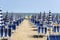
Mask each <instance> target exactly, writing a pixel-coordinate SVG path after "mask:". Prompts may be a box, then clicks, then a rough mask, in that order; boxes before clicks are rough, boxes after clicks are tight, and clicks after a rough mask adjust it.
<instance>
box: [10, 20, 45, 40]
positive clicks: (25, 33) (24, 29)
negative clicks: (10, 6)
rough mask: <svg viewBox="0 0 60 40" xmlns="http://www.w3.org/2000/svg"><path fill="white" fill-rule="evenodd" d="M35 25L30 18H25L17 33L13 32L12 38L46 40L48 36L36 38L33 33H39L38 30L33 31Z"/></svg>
mask: <svg viewBox="0 0 60 40" xmlns="http://www.w3.org/2000/svg"><path fill="white" fill-rule="evenodd" d="M32 27H34V25H33V24H32V23H31V22H29V21H28V20H26V19H25V20H24V21H23V22H22V23H21V24H20V26H19V27H18V29H17V30H16V31H15V33H13V34H12V37H11V39H12V40H46V37H43V38H34V37H32V36H33V35H37V34H38V33H37V31H33V29H34V28H32Z"/></svg>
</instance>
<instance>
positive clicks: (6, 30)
mask: <svg viewBox="0 0 60 40" xmlns="http://www.w3.org/2000/svg"><path fill="white" fill-rule="evenodd" d="M14 18H15V17H13V13H12V15H11V17H10V18H9V16H8V12H7V13H6V16H5V17H4V18H3V15H2V10H0V37H1V38H4V37H11V35H12V33H13V32H14V31H15V30H16V29H17V26H19V24H21V22H22V21H23V20H24V17H23V16H20V17H16V18H15V19H14Z"/></svg>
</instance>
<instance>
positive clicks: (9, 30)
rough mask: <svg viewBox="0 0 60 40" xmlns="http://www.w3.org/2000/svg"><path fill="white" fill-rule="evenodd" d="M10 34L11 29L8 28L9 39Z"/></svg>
mask: <svg viewBox="0 0 60 40" xmlns="http://www.w3.org/2000/svg"><path fill="white" fill-rule="evenodd" d="M11 32H12V31H11V29H10V28H9V29H8V36H9V37H11V34H12V33H11Z"/></svg>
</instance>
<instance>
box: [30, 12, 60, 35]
mask: <svg viewBox="0 0 60 40" xmlns="http://www.w3.org/2000/svg"><path fill="white" fill-rule="evenodd" d="M59 19H60V18H59V14H56V15H54V14H53V13H51V12H50V11H49V13H45V12H44V13H41V12H40V14H38V15H32V18H31V19H30V21H31V22H32V23H33V24H34V25H35V26H36V27H37V29H38V30H37V32H38V35H39V34H40V33H43V34H46V33H47V30H49V31H50V28H52V29H53V32H55V33H56V32H60V26H59V24H60V20H59ZM54 23H55V24H56V25H54V26H53V24H54ZM57 24H58V25H57ZM49 35H50V33H49ZM58 35H59V34H58Z"/></svg>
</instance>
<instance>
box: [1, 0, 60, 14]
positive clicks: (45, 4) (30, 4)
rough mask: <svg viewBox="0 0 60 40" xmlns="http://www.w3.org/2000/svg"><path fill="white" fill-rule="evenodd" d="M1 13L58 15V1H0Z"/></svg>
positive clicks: (59, 11)
mask: <svg viewBox="0 0 60 40" xmlns="http://www.w3.org/2000/svg"><path fill="white" fill-rule="evenodd" d="M0 6H1V7H2V10H3V12H6V11H9V12H21V13H39V12H44V11H45V12H49V10H51V12H58V13H60V0H0Z"/></svg>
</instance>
